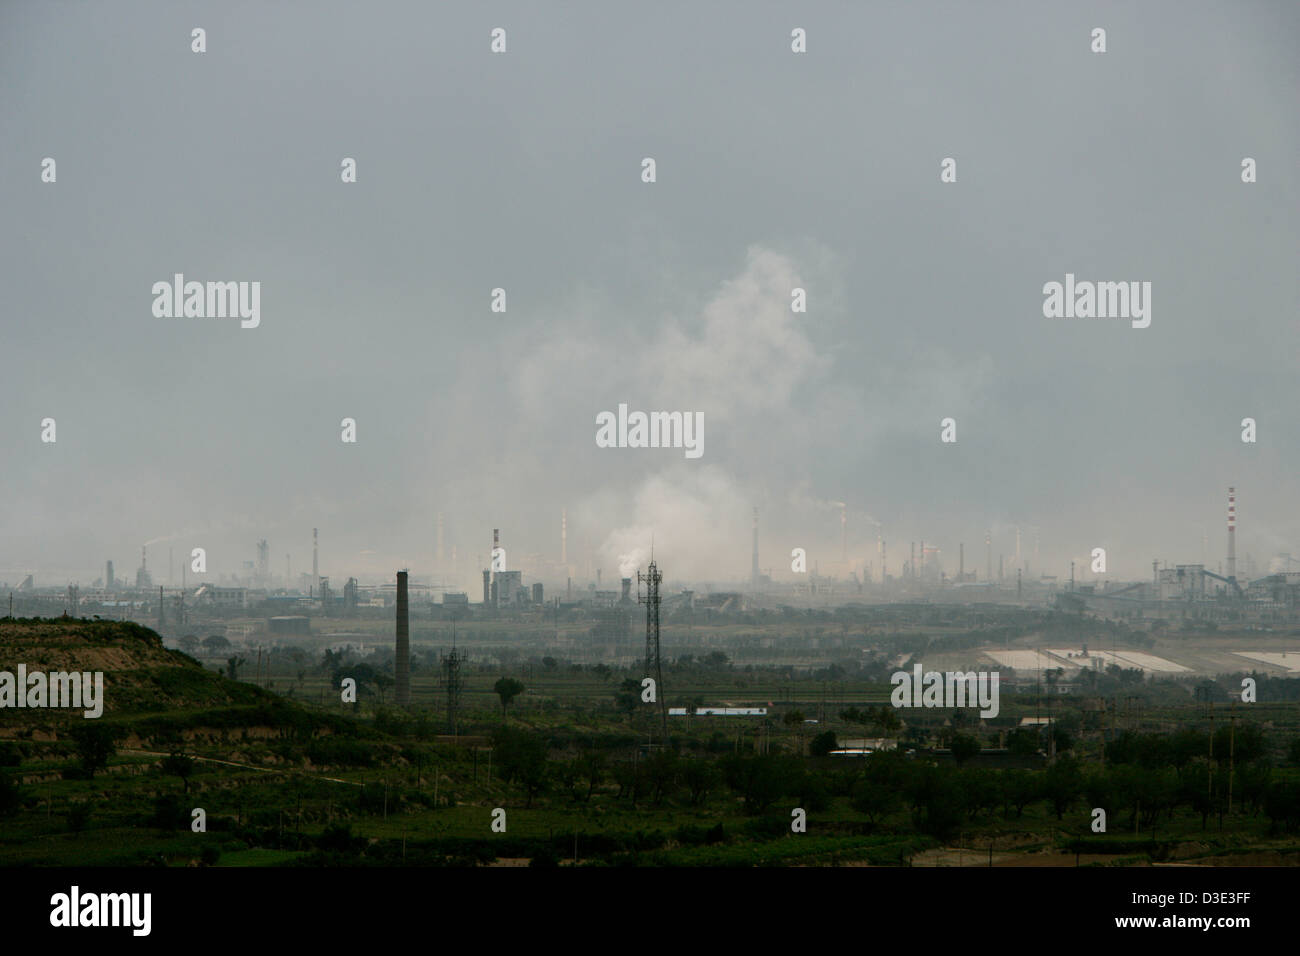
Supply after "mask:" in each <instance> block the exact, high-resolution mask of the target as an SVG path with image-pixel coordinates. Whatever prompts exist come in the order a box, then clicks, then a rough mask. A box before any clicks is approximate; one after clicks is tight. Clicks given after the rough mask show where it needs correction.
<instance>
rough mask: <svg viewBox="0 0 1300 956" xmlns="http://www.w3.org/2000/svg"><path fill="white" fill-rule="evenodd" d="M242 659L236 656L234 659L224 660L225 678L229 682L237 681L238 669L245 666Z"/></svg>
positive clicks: (244, 661) (245, 662)
mask: <svg viewBox="0 0 1300 956" xmlns="http://www.w3.org/2000/svg"><path fill="white" fill-rule="evenodd" d="M247 663H248V661H246V660H245V659H244V658H242V657H240V656H239V655H238V654H236V655H235V656H234V657H230V658H227V659H226V676H227V677H229V678H230V679H231V680H239V669H240V668H241V667H243V666H244V665H245V664H247Z"/></svg>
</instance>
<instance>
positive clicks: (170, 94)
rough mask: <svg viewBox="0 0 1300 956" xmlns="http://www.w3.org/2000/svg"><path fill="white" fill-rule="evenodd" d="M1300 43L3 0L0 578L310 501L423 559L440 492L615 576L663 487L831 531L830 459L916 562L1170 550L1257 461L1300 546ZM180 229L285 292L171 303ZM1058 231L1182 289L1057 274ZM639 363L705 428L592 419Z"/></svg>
mask: <svg viewBox="0 0 1300 956" xmlns="http://www.w3.org/2000/svg"><path fill="white" fill-rule="evenodd" d="M498 26H499V27H503V28H505V29H506V30H507V37H508V52H507V53H505V54H503V55H494V54H492V53H490V52H489V42H490V36H489V34H490V31H491V29H492V28H493V27H498ZM193 27H203V28H204V29H205V30H206V31H207V52H206V53H204V54H195V53H192V52H191V50H190V42H191V41H190V31H191V29H192V28H193ZM795 27H802V28H804V29H806V30H807V36H808V41H807V43H808V52H807V53H806V54H793V53H792V52H791V50H790V31H791V30H792V29H793V28H795ZM1094 27H1103V28H1105V29H1106V31H1107V47H1108V50H1107V52H1106V53H1105V54H1094V53H1092V52H1091V51H1090V44H1091V40H1090V32H1091V30H1092V29H1093V28H1094ZM1297 49H1300V5H1297V4H1295V3H1291V2H1275V3H1270V2H1240V3H1227V2H1224V3H1203V2H1201V3H1187V2H1165V3H1155V2H1148V3H1142V4H1104V3H1100V4H1098V3H1087V4H1084V3H1060V4H1058V3H1053V4H1043V3H1038V2H1022V3H992V4H972V3H925V2H916V3H912V2H907V3H903V2H899V3H870V4H866V3H828V2H816V3H779V4H777V3H751V2H745V3H739V2H736V3H671V2H670V3H654V4H638V5H633V4H630V3H604V2H601V3H595V2H593V3H577V2H564V3H558V2H557V3H537V2H527V3H492V4H481V3H410V4H403V3H384V2H378V3H370V4H364V5H360V4H341V3H337V4H334V3H317V2H313V3H306V2H300V3H291V2H279V3H274V4H262V3H183V2H130V3H126V2H120V3H103V4H85V3H65V2H51V3H37V2H14V0H8V2H4V3H0V91H3V92H2V93H0V210H2V211H3V222H4V227H5V228H4V229H3V232H2V233H0V277H2V278H3V289H4V292H5V299H4V318H3V329H2V334H0V408H2V409H3V414H2V415H0V447H2V448H3V450H4V466H3V478H2V479H0V491H2V492H3V498H2V504H0V580H7V581H10V582H11V583H12V582H16V581H18V580H20V579H21V574H23V573H26V572H29V571H33V570H34V571H37V572H38V574H37V583H38V584H47V585H48V584H60V583H63V580H65V579H66V578H68V577H69V576H71V577H75V578H79V579H80V580H81V583H82V584H89V582H90V579H91V578H93V577H95V576H98V574H99V573H101V572H102V566H103V561H104V559H105V558H113V559H114V560H115V561H116V563H117V566H118V572H119V574H122V575H127V574H130V573H131V570H132V569H133V568H134V567H135V566H136V564H137V563H138V555H139V547H140V545H141V544H142V543H143V542H144V541H146V540H153V539H161V540H159V541H158V543H157V544H156V545H155V546H154V548H152V549H151V564H152V566H153V567H155V568H161V567H162V566H163V564H164V563H165V559H166V549H167V547H174V548H175V549H176V552H177V554H178V556H179V555H180V554H181V553H182V552H183V551H184V552H186V553H187V552H188V549H189V548H190V547H192V546H203V547H206V548H207V550H208V556H209V566H210V569H211V570H212V571H213V573H214V575H215V574H217V573H225V572H230V571H234V570H236V569H238V567H239V565H240V563H241V562H242V561H244V560H249V559H252V558H253V557H254V542H255V541H256V540H257V539H258V538H261V537H265V538H267V539H268V540H269V541H270V547H271V554H272V561H271V567H272V570H274V571H275V572H276V573H281V572H282V571H283V568H284V555H285V553H286V552H291V553H292V554H293V565H294V573H295V574H296V573H297V572H299V571H301V570H305V569H306V568H308V567H309V565H310V548H311V528H312V527H313V526H319V527H320V529H321V536H322V568H321V571H322V573H323V574H333V575H337V576H339V577H340V578H342V577H344V576H346V575H347V574H358V575H360V576H363V577H366V576H381V575H388V574H390V572H391V570H392V569H394V568H396V567H399V566H402V565H409V566H410V567H411V569H412V571H413V572H415V573H417V574H418V573H427V572H428V570H429V569H430V566H431V562H432V555H433V548H434V543H433V542H434V531H433V529H434V522H435V515H436V513H437V512H439V511H442V512H444V513H445V515H446V519H445V520H446V529H447V530H446V535H447V546H448V550H450V547H451V546H452V545H453V544H455V545H457V546H458V550H459V554H460V556H461V557H462V558H465V559H467V560H466V562H465V567H466V569H467V570H468V569H471V568H472V567H473V566H474V560H475V559H476V558H477V559H480V560H486V556H487V552H488V550H489V548H490V541H491V537H490V536H491V529H492V528H493V527H500V528H501V529H502V534H503V538H504V540H505V543H506V544H507V548H508V550H509V549H510V548H513V549H515V551H516V553H520V554H522V553H542V554H545V555H547V556H548V557H551V558H558V551H559V512H560V509H561V508H562V507H563V508H567V509H568V513H569V545H570V556H571V559H573V560H574V561H576V562H580V561H581V560H582V559H583V558H584V557H585V555H586V554H587V553H593V554H596V555H598V558H597V561H598V564H599V565H600V566H602V567H603V568H604V571H605V575H606V578H607V579H608V577H610V576H612V575H613V574H614V573H615V571H616V568H617V564H618V560H619V557H620V556H624V557H626V556H627V555H630V554H635V549H636V548H638V547H640V546H641V545H642V544H643V543H644V544H648V537H649V533H650V532H651V531H653V533H654V535H655V543H656V554H657V556H658V557H659V559H660V562H661V564H662V565H663V566H664V568H665V571H666V573H667V575H668V577H669V580H670V581H686V580H695V581H700V580H712V581H723V580H727V579H739V578H744V577H747V576H748V571H749V521H750V508H751V507H752V506H753V505H758V506H759V507H760V509H761V510H762V520H763V554H762V565H763V566H764V567H765V568H767V567H771V568H773V569H775V572H776V573H777V574H778V575H779V574H780V573H781V572H782V571H783V570H788V565H789V551H790V548H792V547H795V546H802V547H806V548H808V549H809V559H810V561H813V560H817V559H818V558H819V557H820V559H821V560H823V561H828V560H831V559H834V558H838V556H839V512H838V509H836V508H834V507H831V506H830V505H829V504H828V503H829V502H834V501H843V502H846V503H848V505H849V508H850V509H851V511H850V545H851V548H850V550H851V552H852V553H853V555H854V556H856V557H858V558H859V559H861V560H863V561H873V562H874V561H875V560H876V539H875V534H876V527H875V525H874V524H872V523H871V521H873V520H875V521H879V522H880V523H881V524H882V526H883V534H884V536H885V538H886V540H887V541H888V542H889V555H890V569H891V571H892V572H894V573H897V572H898V571H899V570H900V569H901V562H902V560H903V558H904V557H905V553H906V550H907V543H908V542H909V541H913V540H916V541H919V540H921V539H924V540H925V541H926V542H927V543H932V544H935V545H938V546H939V547H941V548H942V549H943V550H944V564H945V566H946V567H947V568H948V570H950V571H951V570H954V569H955V566H956V553H957V547H958V543H959V542H962V541H964V542H965V543H966V547H967V557H968V566H970V565H973V566H975V567H978V568H980V569H981V570H982V567H983V536H984V531H985V529H987V528H992V529H993V530H994V533H995V536H996V543H995V554H996V553H999V552H1004V553H1006V554H1007V555H1008V556H1010V554H1011V552H1012V550H1013V548H1014V528H1015V527H1016V526H1020V527H1023V528H1024V529H1026V531H1025V534H1026V537H1025V539H1024V541H1025V544H1024V548H1025V551H1026V552H1027V553H1031V552H1032V543H1031V542H1032V537H1031V535H1032V532H1031V531H1030V529H1040V533H1041V539H1042V548H1043V558H1044V563H1046V564H1047V565H1048V567H1047V570H1048V572H1049V573H1058V574H1062V575H1065V574H1068V570H1069V565H1068V562H1069V560H1070V559H1071V558H1072V557H1078V556H1081V555H1086V554H1087V552H1088V551H1089V550H1090V549H1091V548H1092V547H1096V546H1104V547H1106V548H1107V550H1108V555H1109V562H1110V566H1111V571H1112V574H1111V575H1109V576H1111V577H1115V576H1130V575H1131V576H1145V575H1147V574H1149V569H1150V562H1151V560H1152V559H1153V558H1160V559H1162V560H1168V561H1170V562H1171V563H1173V562H1196V561H1200V560H1201V559H1202V555H1203V550H1202V536H1203V535H1204V534H1208V536H1209V555H1208V556H1209V560H1210V563H1211V564H1217V563H1218V562H1219V561H1220V560H1222V555H1223V552H1224V539H1225V535H1224V530H1223V526H1224V517H1223V516H1224V512H1225V495H1226V488H1227V486H1228V485H1230V484H1234V485H1236V486H1237V488H1238V494H1239V504H1238V511H1239V515H1240V532H1239V544H1238V551H1239V554H1240V555H1244V554H1245V553H1246V552H1251V553H1252V554H1253V555H1254V556H1255V558H1256V560H1257V561H1258V562H1260V563H1261V564H1262V563H1264V562H1266V561H1267V558H1268V557H1269V556H1271V555H1272V554H1274V553H1275V552H1277V551H1292V550H1294V551H1295V552H1296V553H1297V554H1300V516H1297V513H1296V508H1295V502H1296V500H1297V495H1296V492H1297V477H1298V476H1300V449H1298V440H1300V421H1298V420H1297V417H1298V416H1300V408H1298V405H1297V402H1296V396H1297V388H1296V358H1297V352H1296V335H1297V312H1296V303H1297V299H1298V298H1300V270H1298V269H1297V252H1298V251H1300V241H1298V240H1300V218H1298V217H1297V206H1298V204H1297V199H1298V198H1300V190H1298V188H1297V184H1296V176H1297V171H1298V170H1300V164H1297V153H1298V151H1300V136H1298V134H1297V116H1300V110H1297V105H1298V103H1297V91H1298V90H1300V76H1298V75H1297V74H1298V73H1300V59H1298V58H1297V56H1296V50H1297ZM47 156H48V157H53V158H54V159H55V160H56V162H57V176H58V178H57V182H56V183H55V184H46V183H42V182H41V179H40V172H41V168H40V164H41V160H42V159H43V158H44V157H47ZM345 156H347V157H354V158H355V159H356V160H357V164H358V182H356V183H355V184H347V185H345V184H343V183H342V182H341V181H340V161H341V160H342V158H343V157H345ZM647 156H649V157H654V158H655V160H656V163H657V174H658V181H657V182H655V183H654V184H645V183H642V182H641V177H640V173H641V160H642V158H643V157H647ZM948 156H951V157H953V158H955V159H956V161H957V182H956V183H953V184H942V183H940V181H939V163H940V160H942V159H943V158H944V157H948ZM1246 156H1249V157H1253V158H1254V159H1255V160H1256V161H1257V163H1258V179H1259V181H1258V182H1257V183H1255V184H1251V185H1247V184H1243V183H1242V182H1241V176H1240V164H1241V160H1242V158H1243V157H1246ZM176 272H183V273H184V274H185V276H186V278H187V279H195V280H199V281H207V280H235V281H240V280H243V281H252V280H257V281H260V282H261V284H262V286H261V288H262V292H261V296H262V298H261V324H260V327H258V328H256V329H241V328H240V327H239V322H238V321H237V320H225V319H222V320H209V319H194V318H189V319H186V318H176V319H166V318H155V317H154V315H153V314H152V311H151V305H152V302H153V296H152V294H151V291H150V290H151V287H152V285H153V283H154V282H157V281H160V280H165V281H169V280H170V279H171V277H172V275H173V273H176ZM1067 272H1072V273H1074V274H1076V276H1078V277H1079V278H1080V279H1092V280H1099V281H1101V280H1113V281H1120V280H1126V281H1127V280H1138V281H1149V282H1151V283H1152V321H1151V325H1150V327H1149V328H1146V329H1134V328H1131V327H1130V325H1129V323H1128V322H1127V321H1124V320H1102V319H1073V320H1065V319H1048V318H1044V316H1043V311H1042V306H1043V293H1042V287H1043V284H1044V283H1046V282H1049V281H1053V280H1055V281H1062V280H1063V279H1064V276H1065V274H1066V273H1067ZM795 285H799V286H802V287H805V288H806V289H807V293H808V312H807V314H804V315H798V314H794V313H792V312H791V310H790V292H789V290H790V288H792V287H793V286H795ZM498 286H499V287H504V288H505V289H506V291H507V296H508V311H507V313H505V314H504V315H499V314H493V313H492V312H490V311H489V302H490V292H491V290H492V289H493V288H494V287H498ZM620 402H626V403H628V404H629V406H630V407H631V408H632V409H643V410H649V409H671V410H689V411H702V412H703V413H704V416H705V432H704V455H703V457H702V458H700V459H698V460H687V459H685V457H684V456H683V455H682V453H681V451H680V450H667V449H617V450H615V449H601V448H597V447H596V444H595V440H594V437H595V430H596V429H595V416H596V415H597V413H599V412H601V411H605V410H616V409H617V406H618V404H619V403H620ZM947 416H951V417H953V418H955V419H956V421H957V438H958V441H957V443H956V444H952V445H945V444H941V443H940V441H939V422H940V419H941V418H944V417H947ZM1247 416H1250V417H1254V418H1255V419H1256V420H1257V421H1258V428H1259V441H1258V443H1257V444H1254V445H1248V444H1243V443H1242V442H1241V441H1240V437H1239V436H1240V431H1241V429H1240V422H1241V419H1243V418H1244V417H1247ZM45 417H53V418H54V419H56V421H57V439H58V440H57V442H56V443H55V444H43V443H42V442H41V440H40V432H41V428H40V422H41V420H42V419H43V418H45ZM344 417H352V418H355V419H356V421H357V427H358V441H357V443H356V444H355V445H349V444H344V443H343V442H341V441H340V428H339V422H340V420H341V419H342V418H344ZM363 552H370V553H363ZM972 555H974V557H972ZM995 560H996V558H995ZM464 584H465V585H467V586H471V587H472V586H474V582H473V581H472V580H468V579H467V580H465V581H464Z"/></svg>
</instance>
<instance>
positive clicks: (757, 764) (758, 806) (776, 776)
mask: <svg viewBox="0 0 1300 956" xmlns="http://www.w3.org/2000/svg"><path fill="white" fill-rule="evenodd" d="M798 771H799V766H798V764H797V763H795V762H794V761H793V760H791V759H789V758H785V757H779V756H772V755H765V756H761V757H741V756H731V757H726V758H724V759H723V761H722V772H723V775H724V776H725V778H726V781H727V786H729V787H730V788H731V789H732V790H735V791H736V792H737V793H739V794H740V795H741V797H743V798H744V801H745V812H746V813H748V814H751V815H755V814H759V813H762V812H763V811H764V810H766V809H767V808H768V807H770V806H771V805H772V804H773V803H775V802H776V800H777V798H778V797H780V796H781V795H782V794H783V793H785V792H786V785H787V784H788V783H790V782H792V781H793V780H795V778H796V776H797V774H798Z"/></svg>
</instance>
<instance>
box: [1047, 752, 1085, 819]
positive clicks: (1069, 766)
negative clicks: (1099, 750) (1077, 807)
mask: <svg viewBox="0 0 1300 956" xmlns="http://www.w3.org/2000/svg"><path fill="white" fill-rule="evenodd" d="M1082 791H1083V773H1082V772H1081V771H1080V770H1079V765H1078V764H1077V763H1076V762H1075V760H1074V758H1073V757H1062V758H1061V759H1059V760H1057V761H1056V763H1054V764H1052V765H1051V766H1050V767H1048V768H1047V770H1045V771H1044V772H1043V796H1044V797H1046V798H1047V800H1048V802H1049V803H1051V805H1052V809H1053V810H1054V811H1055V812H1056V819H1058V820H1059V819H1061V817H1062V816H1063V815H1064V814H1065V811H1066V810H1068V809H1070V805H1071V804H1072V803H1074V801H1075V800H1077V799H1078V798H1079V795H1080V794H1081V793H1082Z"/></svg>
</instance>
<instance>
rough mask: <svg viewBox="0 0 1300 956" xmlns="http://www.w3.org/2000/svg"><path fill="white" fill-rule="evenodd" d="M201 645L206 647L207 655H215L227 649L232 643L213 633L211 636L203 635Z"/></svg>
mask: <svg viewBox="0 0 1300 956" xmlns="http://www.w3.org/2000/svg"><path fill="white" fill-rule="evenodd" d="M203 646H204V647H205V648H207V651H208V654H209V655H211V656H213V657H215V656H216V655H218V654H220V653H221V652H222V651H227V650H229V649H230V648H231V646H232V645H231V643H230V642H229V641H228V640H226V639H225V638H224V637H222V636H221V635H220V634H213V635H212V636H211V637H205V638H204V639H203Z"/></svg>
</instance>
